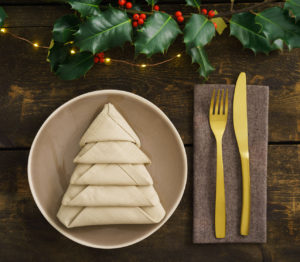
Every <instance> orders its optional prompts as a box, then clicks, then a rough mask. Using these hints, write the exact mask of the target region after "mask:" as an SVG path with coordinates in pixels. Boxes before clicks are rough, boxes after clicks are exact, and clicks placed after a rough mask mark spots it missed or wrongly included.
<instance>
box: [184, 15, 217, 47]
mask: <svg viewBox="0 0 300 262" xmlns="http://www.w3.org/2000/svg"><path fill="white" fill-rule="evenodd" d="M183 32H184V42H185V43H186V44H192V45H194V46H205V45H206V44H208V43H209V42H210V40H211V39H212V38H213V37H214V35H215V32H216V31H215V27H214V24H213V23H212V22H210V21H209V20H208V19H207V18H206V16H204V15H198V14H193V15H192V16H191V18H190V19H189V20H188V22H187V23H186V25H185V28H184V30H183Z"/></svg>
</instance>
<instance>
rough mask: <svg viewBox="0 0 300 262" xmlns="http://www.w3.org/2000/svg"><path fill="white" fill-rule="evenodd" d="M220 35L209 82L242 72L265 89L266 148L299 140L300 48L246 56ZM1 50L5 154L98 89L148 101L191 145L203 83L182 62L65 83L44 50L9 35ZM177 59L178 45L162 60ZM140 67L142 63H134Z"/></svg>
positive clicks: (27, 31)
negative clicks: (196, 97)
mask: <svg viewBox="0 0 300 262" xmlns="http://www.w3.org/2000/svg"><path fill="white" fill-rule="evenodd" d="M45 8H46V7H45ZM58 9H59V8H58ZM58 12H59V11H58ZM53 16H55V14H53ZM9 30H11V31H12V32H14V33H16V34H20V35H23V36H25V37H27V38H29V39H32V40H39V42H40V43H41V44H44V45H47V44H48V43H49V42H50V39H51V28H50V27H28V28H11V29H9ZM224 34H225V35H223V36H216V37H215V39H214V40H213V42H212V43H211V44H210V45H209V46H208V47H207V53H208V57H209V59H210V61H211V62H212V64H213V66H214V67H215V68H216V70H215V71H214V73H212V74H211V76H210V78H209V81H208V82H207V83H220V84H225V83H228V84H233V83H235V81H236V78H237V76H238V74H239V72H241V71H245V72H247V79H248V83H250V84H256V85H268V86H270V120H269V131H270V134H269V141H271V142H278V141H299V132H300V121H299V115H300V114H299V112H300V111H299V110H300V103H299V101H300V60H299V56H300V49H295V50H293V51H291V52H287V51H284V52H282V53H280V52H273V53H271V54H270V55H268V56H265V55H261V54H259V55H256V56H255V55H254V54H253V53H252V52H251V51H249V50H243V49H242V46H241V44H240V43H239V42H238V41H237V40H236V39H235V38H233V37H228V32H226V33H224ZM0 46H1V47H2V48H3V49H2V50H5V51H2V52H1V56H0V64H1V65H2V67H1V71H0V86H1V88H0V102H1V106H2V107H1V109H2V110H1V111H0V121H1V122H2V123H5V124H3V125H1V126H0V147H2V148H6V147H28V146H30V145H31V142H32V140H33V138H34V135H35V133H36V132H37V131H38V128H39V127H40V126H41V124H42V123H43V121H44V120H45V119H46V118H47V117H48V116H49V114H50V113H51V112H52V111H53V110H54V109H56V108H57V107H58V106H60V105H61V104H62V103H64V102H66V101H68V100H69V99H71V98H73V97H75V96H77V95H80V94H83V93H86V92H89V91H93V90H101V89H121V90H127V91H130V92H133V93H136V94H139V95H141V96H143V97H145V98H147V99H149V100H150V101H152V102H154V103H155V104H156V105H158V106H159V107H160V108H161V109H162V110H163V111H164V112H165V113H166V114H167V115H168V116H169V117H170V119H171V120H172V121H173V123H174V124H175V126H176V127H177V128H178V130H179V132H180V134H181V137H182V138H183V141H184V143H186V144H191V143H192V141H193V139H192V115H193V105H192V104H193V85H194V84H196V83H202V82H203V80H202V79H200V78H199V76H198V73H197V72H196V71H197V66H196V65H191V60H190V58H189V57H188V56H187V55H183V56H182V57H181V58H180V59H178V60H175V61H174V62H171V63H169V64H165V65H163V66H158V67H154V68H145V69H142V68H134V67H129V66H126V65H120V64H112V65H111V66H104V65H97V66H95V67H94V68H93V69H92V70H91V71H90V72H89V73H88V74H87V75H86V77H85V78H84V79H83V78H82V79H80V80H76V81H62V80H60V79H58V78H57V77H56V76H55V75H54V74H52V73H51V72H50V67H49V64H48V63H47V62H46V55H47V51H46V50H42V49H39V50H35V49H34V48H33V47H32V46H30V45H28V44H27V43H24V42H22V41H20V40H17V39H12V38H10V37H9V36H8V35H4V36H2V35H1V37H0ZM4 48H5V49H4ZM178 52H184V45H183V44H182V39H178V40H177V41H176V42H175V43H174V45H173V46H172V47H170V49H169V51H168V53H167V54H166V57H172V56H175V55H176V54H177V53H178ZM133 53H134V52H133V48H132V47H131V46H129V45H127V46H126V47H125V48H124V51H123V50H122V49H115V50H112V51H110V52H108V53H107V55H108V56H111V57H112V58H122V59H126V60H129V61H132V60H133ZM163 59H165V57H163V56H162V55H155V56H154V57H153V58H152V59H151V60H149V62H157V61H161V60H163ZM145 60H146V59H145V57H143V56H140V57H139V58H138V59H137V61H138V62H144V61H145Z"/></svg>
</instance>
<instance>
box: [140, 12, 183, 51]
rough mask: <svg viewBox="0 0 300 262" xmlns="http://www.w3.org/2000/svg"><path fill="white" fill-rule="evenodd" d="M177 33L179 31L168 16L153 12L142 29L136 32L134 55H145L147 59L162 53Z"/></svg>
mask: <svg viewBox="0 0 300 262" xmlns="http://www.w3.org/2000/svg"><path fill="white" fill-rule="evenodd" d="M179 33H181V30H180V29H179V27H178V24H177V23H176V22H175V20H174V19H173V18H172V17H171V16H170V15H168V14H166V13H162V12H154V14H153V15H151V16H150V17H149V18H147V21H146V23H145V25H144V26H143V28H142V29H140V30H138V31H137V36H136V41H135V43H134V45H135V53H136V54H138V53H142V54H146V55H147V56H148V57H150V56H152V55H153V54H155V53H163V52H165V51H166V50H167V49H168V48H169V46H170V45H171V43H172V42H173V41H174V40H175V38H176V37H177V35H178V34H179Z"/></svg>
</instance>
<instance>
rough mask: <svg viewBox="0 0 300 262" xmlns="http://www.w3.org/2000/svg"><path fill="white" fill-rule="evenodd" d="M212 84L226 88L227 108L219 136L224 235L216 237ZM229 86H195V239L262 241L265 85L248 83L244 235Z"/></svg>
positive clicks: (266, 114) (265, 145) (264, 165)
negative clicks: (248, 184) (245, 232)
mask: <svg viewBox="0 0 300 262" xmlns="http://www.w3.org/2000/svg"><path fill="white" fill-rule="evenodd" d="M213 88H228V89H229V108H228V120H227V126H226V130H225V133H224V136H223V164H224V179H225V197H226V238H224V239H216V238H215V230H214V212H215V211H214V209H215V208H214V206H215V192H216V182H215V181H216V142H215V139H214V136H213V133H212V131H211V129H210V125H209V117H208V112H209V105H210V99H211V95H212V90H213ZM233 94H234V86H233V85H197V86H195V90H194V226H193V240H194V243H265V242H266V238H267V237H266V227H267V226H266V213H267V211H266V205H267V149H268V101H269V88H268V87H267V86H247V103H248V129H249V130H248V131H249V154H250V178H251V215H250V232H249V235H248V236H241V235H240V218H241V202H242V173H241V164H240V156H239V152H238V146H237V142H236V138H235V134H234V129H233V121H232V119H233V117H232V104H233Z"/></svg>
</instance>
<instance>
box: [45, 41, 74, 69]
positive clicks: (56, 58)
mask: <svg viewBox="0 0 300 262" xmlns="http://www.w3.org/2000/svg"><path fill="white" fill-rule="evenodd" d="M52 41H53V40H52ZM51 46H52V47H51ZM68 55H69V50H68V48H67V47H66V46H65V45H64V44H62V43H59V42H55V41H53V42H51V44H50V48H49V54H48V60H49V62H50V66H51V71H52V72H56V70H57V68H58V66H59V65H60V64H62V63H63V62H64V61H65V60H66V59H67V57H68Z"/></svg>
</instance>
